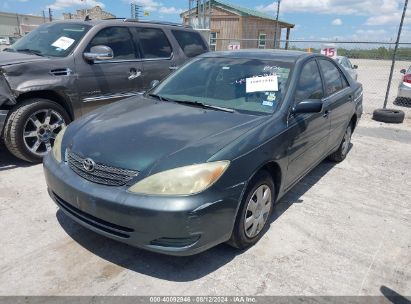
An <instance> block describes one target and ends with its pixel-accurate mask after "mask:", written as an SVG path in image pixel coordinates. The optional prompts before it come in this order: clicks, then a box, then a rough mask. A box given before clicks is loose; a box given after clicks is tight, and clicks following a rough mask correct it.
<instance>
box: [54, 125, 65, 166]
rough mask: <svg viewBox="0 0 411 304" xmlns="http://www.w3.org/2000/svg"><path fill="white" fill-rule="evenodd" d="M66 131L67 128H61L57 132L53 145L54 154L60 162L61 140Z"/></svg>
mask: <svg viewBox="0 0 411 304" xmlns="http://www.w3.org/2000/svg"><path fill="white" fill-rule="evenodd" d="M64 132H66V128H63V129H61V131H60V132H59V133H58V134H57V136H56V139H54V145H53V156H54V158H55V159H56V160H57V161H58V162H59V163H61V142H62V140H63V136H64Z"/></svg>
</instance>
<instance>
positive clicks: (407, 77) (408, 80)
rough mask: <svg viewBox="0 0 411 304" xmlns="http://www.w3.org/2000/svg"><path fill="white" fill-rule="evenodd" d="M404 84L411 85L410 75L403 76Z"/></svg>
mask: <svg viewBox="0 0 411 304" xmlns="http://www.w3.org/2000/svg"><path fill="white" fill-rule="evenodd" d="M403 81H404V82H406V83H411V74H407V75H404V79H403Z"/></svg>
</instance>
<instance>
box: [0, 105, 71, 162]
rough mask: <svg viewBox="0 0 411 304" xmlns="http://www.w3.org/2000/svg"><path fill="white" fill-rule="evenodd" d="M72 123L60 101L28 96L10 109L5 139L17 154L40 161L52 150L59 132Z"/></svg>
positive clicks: (12, 151)
mask: <svg viewBox="0 0 411 304" xmlns="http://www.w3.org/2000/svg"><path fill="white" fill-rule="evenodd" d="M48 117H49V118H48ZM69 122H70V117H69V116H68V114H67V112H66V111H65V110H64V108H63V107H62V106H60V105H59V104H57V103H55V102H53V101H51V100H47V99H42V98H34V99H27V100H25V101H24V102H22V103H20V104H18V105H17V106H16V107H15V108H13V109H12V110H11V111H10V115H9V117H8V119H7V121H6V125H5V128H4V142H5V144H6V147H7V149H8V150H9V151H10V152H11V153H12V154H13V155H14V156H16V157H18V158H20V159H22V160H25V161H28V162H32V163H38V162H41V161H42V159H43V157H44V156H45V155H46V154H47V152H48V151H50V150H51V148H52V146H53V144H54V138H55V136H56V135H57V133H58V132H59V131H60V130H61V129H62V128H63V127H65V126H66V125H67V124H69ZM36 147H37V148H36ZM30 148H31V149H30Z"/></svg>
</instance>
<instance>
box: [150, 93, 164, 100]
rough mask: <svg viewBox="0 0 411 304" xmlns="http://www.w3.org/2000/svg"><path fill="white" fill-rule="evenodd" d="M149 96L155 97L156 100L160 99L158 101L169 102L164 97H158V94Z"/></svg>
mask: <svg viewBox="0 0 411 304" xmlns="http://www.w3.org/2000/svg"><path fill="white" fill-rule="evenodd" d="M148 96H150V97H154V98H156V99H158V100H161V101H169V100H168V99H167V98H164V97H163V96H160V95H157V94H153V93H150V94H148Z"/></svg>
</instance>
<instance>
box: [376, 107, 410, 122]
mask: <svg viewBox="0 0 411 304" xmlns="http://www.w3.org/2000/svg"><path fill="white" fill-rule="evenodd" d="M404 117H405V114H404V112H403V111H401V110H394V109H377V110H374V113H373V115H372V119H374V120H376V121H381V122H386V123H402V122H403V121H404Z"/></svg>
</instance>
